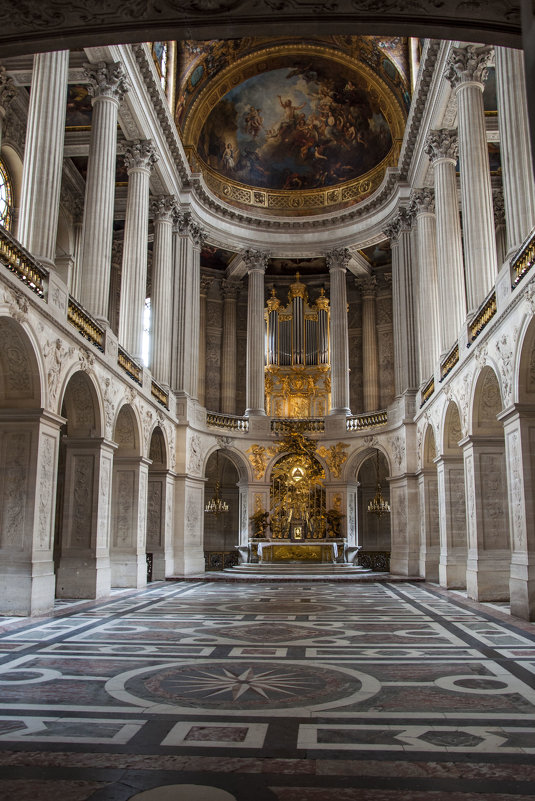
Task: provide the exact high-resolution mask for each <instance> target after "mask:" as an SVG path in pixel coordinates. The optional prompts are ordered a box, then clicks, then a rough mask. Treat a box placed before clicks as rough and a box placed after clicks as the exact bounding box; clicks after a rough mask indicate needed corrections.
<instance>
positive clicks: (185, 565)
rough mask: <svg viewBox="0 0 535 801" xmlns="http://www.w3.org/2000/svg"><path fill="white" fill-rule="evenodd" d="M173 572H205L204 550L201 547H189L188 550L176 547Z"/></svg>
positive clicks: (184, 574) (190, 573) (183, 573)
mask: <svg viewBox="0 0 535 801" xmlns="http://www.w3.org/2000/svg"><path fill="white" fill-rule="evenodd" d="M173 572H174V574H175V575H176V576H191V575H194V574H196V573H204V572H205V564H204V551H203V550H202V549H201V548H188V550H187V551H184V550H181V549H176V550H175V558H174V571H173Z"/></svg>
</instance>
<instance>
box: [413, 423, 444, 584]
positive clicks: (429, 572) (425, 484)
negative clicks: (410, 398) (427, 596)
mask: <svg viewBox="0 0 535 801" xmlns="http://www.w3.org/2000/svg"><path fill="white" fill-rule="evenodd" d="M436 439H437V438H436V435H435V430H434V427H433V426H432V425H431V423H428V424H427V426H426V428H425V431H424V436H423V443H422V454H421V457H422V458H421V465H422V467H421V470H420V472H419V475H418V498H419V504H420V549H419V553H420V563H419V571H420V575H421V576H423V577H424V578H425V579H427V580H428V581H438V577H439V556H440V528H439V512H438V476H437V467H436V461H435V460H436V457H437V455H438V453H437V446H436Z"/></svg>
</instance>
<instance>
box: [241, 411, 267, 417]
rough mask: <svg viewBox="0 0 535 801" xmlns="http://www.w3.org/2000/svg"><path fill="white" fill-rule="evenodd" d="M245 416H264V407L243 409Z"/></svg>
mask: <svg viewBox="0 0 535 801" xmlns="http://www.w3.org/2000/svg"><path fill="white" fill-rule="evenodd" d="M244 416H245V417H265V416H266V410H265V409H246V410H245V415H244Z"/></svg>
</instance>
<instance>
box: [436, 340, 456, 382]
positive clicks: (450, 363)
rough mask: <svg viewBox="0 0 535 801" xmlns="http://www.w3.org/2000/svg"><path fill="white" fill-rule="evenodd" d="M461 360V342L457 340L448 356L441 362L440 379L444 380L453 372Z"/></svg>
mask: <svg viewBox="0 0 535 801" xmlns="http://www.w3.org/2000/svg"><path fill="white" fill-rule="evenodd" d="M458 361H459V343H458V342H456V343H455V345H454V346H453V348H452V349H451V350H450V352H449V353H448V354H447V356H446V357H445V358H444V359H443V360H442V361H441V362H440V380H441V381H442V380H443V379H444V378H446V376H447V375H448V373H451V371H452V370H453V368H454V367H455V365H456V364H457V362H458Z"/></svg>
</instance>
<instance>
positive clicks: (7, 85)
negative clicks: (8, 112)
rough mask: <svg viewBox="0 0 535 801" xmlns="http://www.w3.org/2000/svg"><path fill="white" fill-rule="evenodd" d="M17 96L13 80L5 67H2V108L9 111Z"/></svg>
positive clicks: (0, 73)
mask: <svg viewBox="0 0 535 801" xmlns="http://www.w3.org/2000/svg"><path fill="white" fill-rule="evenodd" d="M16 94H17V88H16V86H15V84H14V83H13V78H12V77H11V75H8V74H7V72H6V68H5V67H0V108H3V109H4V110H5V109H7V107H8V106H9V104H10V103H11V101H12V100H13V98H14V97H15V95H16Z"/></svg>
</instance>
